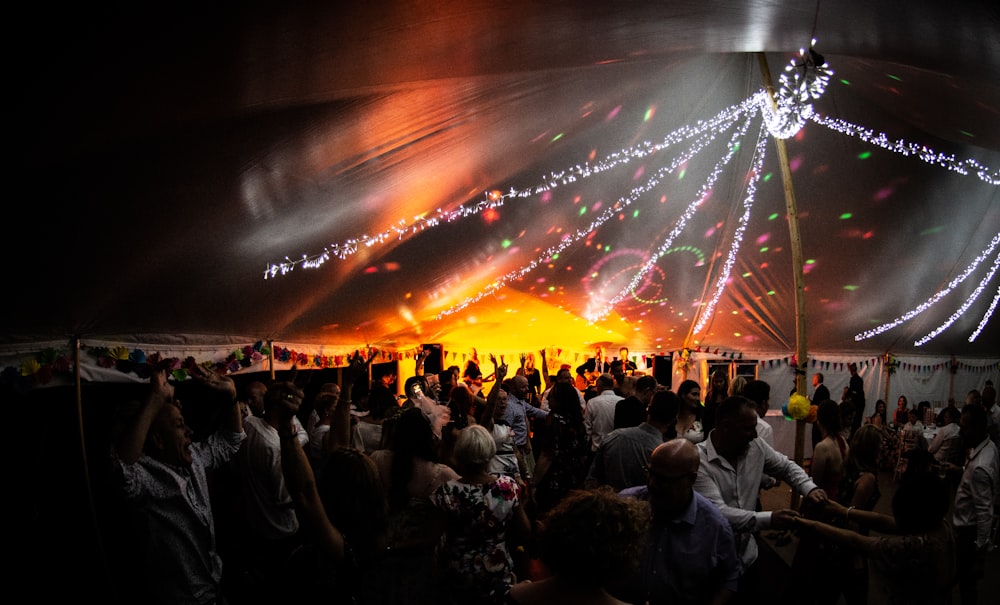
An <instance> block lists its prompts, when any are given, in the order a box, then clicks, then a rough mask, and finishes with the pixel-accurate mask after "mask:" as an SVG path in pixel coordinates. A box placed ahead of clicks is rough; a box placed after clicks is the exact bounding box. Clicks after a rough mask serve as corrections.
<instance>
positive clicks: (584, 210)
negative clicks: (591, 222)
mask: <svg viewBox="0 0 1000 605" xmlns="http://www.w3.org/2000/svg"><path fill="white" fill-rule="evenodd" d="M584 214H587V209H586V208H585V207H583V206H581V207H580V216H583V215H584Z"/></svg>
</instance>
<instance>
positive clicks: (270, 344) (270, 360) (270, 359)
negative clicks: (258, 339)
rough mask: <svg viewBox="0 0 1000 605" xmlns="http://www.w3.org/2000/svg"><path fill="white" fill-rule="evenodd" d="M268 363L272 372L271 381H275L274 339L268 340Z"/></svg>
mask: <svg viewBox="0 0 1000 605" xmlns="http://www.w3.org/2000/svg"><path fill="white" fill-rule="evenodd" d="M267 365H268V367H269V371H270V373H271V382H272V383H273V382H274V341H273V340H269V341H267Z"/></svg>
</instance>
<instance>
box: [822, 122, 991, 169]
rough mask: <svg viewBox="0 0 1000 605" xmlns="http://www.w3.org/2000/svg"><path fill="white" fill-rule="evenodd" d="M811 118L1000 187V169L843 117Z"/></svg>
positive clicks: (862, 138) (881, 145)
mask: <svg viewBox="0 0 1000 605" xmlns="http://www.w3.org/2000/svg"><path fill="white" fill-rule="evenodd" d="M810 119H811V120H812V121H813V122H815V123H817V124H819V125H820V126H826V127H827V128H829V129H831V130H835V131H837V132H839V133H841V134H846V135H848V136H852V137H857V138H859V139H861V140H862V141H864V142H866V143H870V144H872V145H877V146H878V147H881V148H883V149H887V150H889V151H892V152H895V153H898V154H900V155H903V156H907V157H909V156H917V157H919V158H920V159H921V160H923V161H925V162H927V163H928V164H934V165H936V166H941V167H942V168H947V169H948V170H951V171H953V172H957V173H958V174H961V175H968V174H969V172H975V174H976V176H978V177H979V179H980V180H982V181H983V182H984V183H987V184H990V185H1000V170H991V169H990V168H989V167H987V166H983V165H982V164H980V163H979V162H978V161H976V160H975V159H972V158H968V159H965V160H959V159H957V158H956V157H955V156H953V155H945V154H943V153H937V152H936V151H934V150H933V149H931V148H930V147H927V146H926V145H920V144H918V143H907V142H906V141H904V140H903V139H898V140H895V141H891V140H890V139H889V137H888V135H886V134H885V133H884V132H880V133H878V134H875V131H874V130H871V129H869V128H864V127H862V126H858V125H857V124H852V123H850V122H848V121H847V120H841V119H839V118H827V117H824V116H822V115H819V114H813V115H812V116H810Z"/></svg>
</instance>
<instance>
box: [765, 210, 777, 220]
mask: <svg viewBox="0 0 1000 605" xmlns="http://www.w3.org/2000/svg"><path fill="white" fill-rule="evenodd" d="M776 218H778V213H777V212H775V213H773V214H772V215H771V216H769V217H767V220H769V221H773V220H774V219H776Z"/></svg>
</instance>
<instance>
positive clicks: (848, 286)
mask: <svg viewBox="0 0 1000 605" xmlns="http://www.w3.org/2000/svg"><path fill="white" fill-rule="evenodd" d="M844 289H845V290H848V291H850V292H854V291H855V290H857V289H858V287H857V286H852V285H850V284H848V285H846V286H844Z"/></svg>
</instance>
